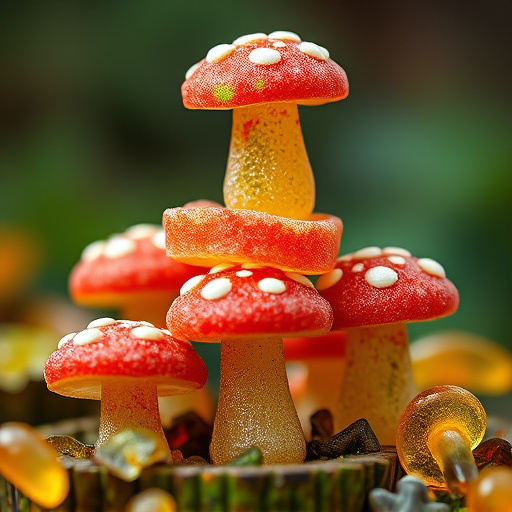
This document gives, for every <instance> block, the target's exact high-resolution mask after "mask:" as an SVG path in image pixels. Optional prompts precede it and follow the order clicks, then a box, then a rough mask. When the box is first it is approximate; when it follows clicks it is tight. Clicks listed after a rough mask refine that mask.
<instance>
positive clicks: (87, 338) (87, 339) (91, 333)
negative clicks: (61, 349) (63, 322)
mask: <svg viewBox="0 0 512 512" xmlns="http://www.w3.org/2000/svg"><path fill="white" fill-rule="evenodd" d="M102 337H103V333H102V332H101V331H100V330H99V329H86V330H85V331H81V332H79V333H78V334H76V335H75V337H74V338H73V345H88V344H89V343H94V342H95V341H98V340H100V339H101V338H102Z"/></svg>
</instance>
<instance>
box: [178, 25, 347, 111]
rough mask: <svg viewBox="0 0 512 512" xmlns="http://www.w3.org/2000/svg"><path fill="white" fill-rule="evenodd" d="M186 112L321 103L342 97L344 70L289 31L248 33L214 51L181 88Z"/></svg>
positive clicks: (210, 52) (217, 47)
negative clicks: (261, 104) (288, 103)
mask: <svg viewBox="0 0 512 512" xmlns="http://www.w3.org/2000/svg"><path fill="white" fill-rule="evenodd" d="M181 92H182V95H183V103H184V105H185V106H186V107H187V108H200V109H230V108H234V107H241V106H247V105H256V104H259V103H270V102H294V103H299V104H302V105H320V104H322V103H327V102H330V101H337V100H341V99H343V98H345V97H346V96H347V94H348V80H347V76H346V74H345V71H343V69H342V68H341V67H340V66H339V65H338V64H336V63H335V62H334V61H333V60H331V59H330V58H329V52H328V51H327V50H326V49H325V48H323V47H321V46H318V45H316V44H315V43H310V42H303V41H301V39H300V37H299V36H298V35H297V34H294V33H293V32H285V31H278V32H272V33H271V34H269V35H268V36H267V35H266V34H249V35H247V36H242V37H239V38H238V39H236V40H235V41H233V44H220V45H217V46H215V47H213V48H212V49H211V50H210V51H209V52H208V54H207V55H206V58H205V59H203V60H202V61H201V62H199V63H197V64H196V65H194V66H192V67H191V68H190V69H189V71H188V72H187V74H186V80H185V82H184V84H183V86H182V89H181Z"/></svg>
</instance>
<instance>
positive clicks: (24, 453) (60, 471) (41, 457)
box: [0, 423, 69, 508]
mask: <svg viewBox="0 0 512 512" xmlns="http://www.w3.org/2000/svg"><path fill="white" fill-rule="evenodd" d="M58 456H59V454H58V453H57V451H56V450H55V449H54V448H53V447H52V446H51V445H50V444H49V443H47V442H46V441H45V440H44V439H43V438H42V437H41V435H40V434H39V433H38V432H37V431H36V430H35V429H33V428H32V427H30V426H28V425H25V424H22V423H4V424H3V425H1V426H0V473H1V474H2V475H3V476H5V478H6V479H7V480H8V481H9V482H11V483H12V484H13V485H14V486H16V487H17V488H18V489H19V490H20V491H21V492H22V493H23V494H25V495H26V496H27V497H28V498H30V499H31V500H33V501H34V502H36V503H37V504H39V505H41V506H43V507H45V508H54V507H56V506H58V505H60V504H61V503H62V502H63V501H64V499H65V498H66V496H67V494H68V491H69V478H68V473H67V471H66V470H65V469H64V468H63V466H62V464H61V463H60V462H59V461H58V460H57V457H58Z"/></svg>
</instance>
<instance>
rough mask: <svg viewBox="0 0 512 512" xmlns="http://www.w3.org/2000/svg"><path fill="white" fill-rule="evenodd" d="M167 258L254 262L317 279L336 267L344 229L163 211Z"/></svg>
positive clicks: (322, 221)
mask: <svg viewBox="0 0 512 512" xmlns="http://www.w3.org/2000/svg"><path fill="white" fill-rule="evenodd" d="M163 225H164V229H165V234H166V241H165V243H166V247H167V255H168V256H170V257H171V258H174V259H175V260H176V261H181V262H184V263H188V264H191V265H202V266H205V267H208V266H209V267H213V266H214V265H217V264H219V263H226V262H230V263H245V262H251V263H257V264H260V265H268V266H272V267H277V268H280V269H282V270H285V271H290V272H299V273H302V274H321V273H323V272H327V271H328V270H330V269H331V268H332V267H333V266H334V264H335V262H336V256H337V255H338V250H339V246H340V240H341V232H342V229H343V224H342V222H341V220H340V219H338V218H337V217H334V216H332V215H326V214H321V213H314V214H312V215H311V216H310V217H309V218H308V219H307V220H294V219H289V218H286V217H278V216H276V215H269V214H268V213H264V212H257V211H253V210H241V209H232V208H222V207H215V206H209V207H198V208H190V207H186V206H185V207H182V208H169V209H167V210H166V211H165V212H164V215H163Z"/></svg>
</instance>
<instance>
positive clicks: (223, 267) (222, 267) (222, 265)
mask: <svg viewBox="0 0 512 512" xmlns="http://www.w3.org/2000/svg"><path fill="white" fill-rule="evenodd" d="M234 266H235V265H234V264H233V263H219V264H218V265H215V267H213V268H211V269H210V272H208V274H216V273H217V272H222V271H223V270H227V269H228V268H233V267H234Z"/></svg>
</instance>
